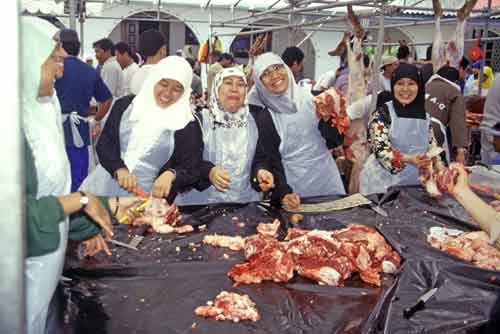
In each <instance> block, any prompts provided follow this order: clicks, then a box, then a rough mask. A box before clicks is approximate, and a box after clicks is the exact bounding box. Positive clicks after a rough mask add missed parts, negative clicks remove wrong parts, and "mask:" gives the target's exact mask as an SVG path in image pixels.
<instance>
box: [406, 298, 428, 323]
mask: <svg viewBox="0 0 500 334" xmlns="http://www.w3.org/2000/svg"><path fill="white" fill-rule="evenodd" d="M424 308H425V303H424V302H423V301H422V300H419V301H418V303H416V304H415V305H413V306H412V307H407V308H405V309H404V310H403V316H404V318H405V319H410V318H411V317H412V316H413V315H414V314H415V313H416V312H418V311H421V310H423V309H424Z"/></svg>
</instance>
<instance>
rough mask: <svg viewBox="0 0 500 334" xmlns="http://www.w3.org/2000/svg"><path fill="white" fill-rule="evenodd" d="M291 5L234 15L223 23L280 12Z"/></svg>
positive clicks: (307, 1) (301, 3)
mask: <svg viewBox="0 0 500 334" xmlns="http://www.w3.org/2000/svg"><path fill="white" fill-rule="evenodd" d="M313 2H314V0H306V1H304V2H300V5H307V4H310V3H313ZM291 7H292V5H286V6H285V7H283V8H275V9H270V10H265V11H263V12H259V13H252V14H250V15H245V16H240V17H235V18H232V19H230V20H227V21H223V23H232V22H235V21H240V20H246V19H252V18H256V17H260V16H264V15H269V14H273V13H277V12H281V11H284V10H287V9H290V8H291Z"/></svg>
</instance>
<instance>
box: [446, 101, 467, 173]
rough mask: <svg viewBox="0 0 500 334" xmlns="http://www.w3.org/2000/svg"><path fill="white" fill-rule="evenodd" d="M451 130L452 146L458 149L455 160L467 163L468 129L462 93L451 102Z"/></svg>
mask: <svg viewBox="0 0 500 334" xmlns="http://www.w3.org/2000/svg"><path fill="white" fill-rule="evenodd" d="M450 130H451V140H452V146H453V148H454V149H456V150H457V154H456V157H455V160H456V161H457V162H460V163H465V148H466V147H467V146H468V136H467V134H468V131H467V124H466V120H465V102H464V98H463V96H462V95H461V94H457V96H456V97H455V98H454V99H452V101H451V104H450Z"/></svg>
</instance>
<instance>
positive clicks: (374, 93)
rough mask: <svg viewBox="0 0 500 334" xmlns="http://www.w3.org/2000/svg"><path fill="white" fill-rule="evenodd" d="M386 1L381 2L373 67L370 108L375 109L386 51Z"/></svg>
mask: <svg viewBox="0 0 500 334" xmlns="http://www.w3.org/2000/svg"><path fill="white" fill-rule="evenodd" d="M384 9H385V8H384V2H383V1H381V2H380V11H381V12H380V17H379V29H378V39H377V54H376V55H375V63H374V66H373V69H372V73H373V74H372V75H373V76H372V100H371V103H370V110H375V108H376V107H377V95H378V91H379V89H380V80H379V78H378V77H379V68H380V63H381V62H382V54H383V53H384V50H383V47H382V44H383V43H384V17H385V15H384Z"/></svg>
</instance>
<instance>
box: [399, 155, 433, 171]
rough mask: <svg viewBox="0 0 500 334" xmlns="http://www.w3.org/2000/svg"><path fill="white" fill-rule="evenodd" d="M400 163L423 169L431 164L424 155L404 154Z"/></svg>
mask: <svg viewBox="0 0 500 334" xmlns="http://www.w3.org/2000/svg"><path fill="white" fill-rule="evenodd" d="M401 161H402V162H404V163H407V164H411V165H413V166H415V167H417V168H425V167H427V166H428V165H429V164H430V163H431V159H430V158H429V157H428V156H427V155H426V154H404V155H403V158H402V159H401Z"/></svg>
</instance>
